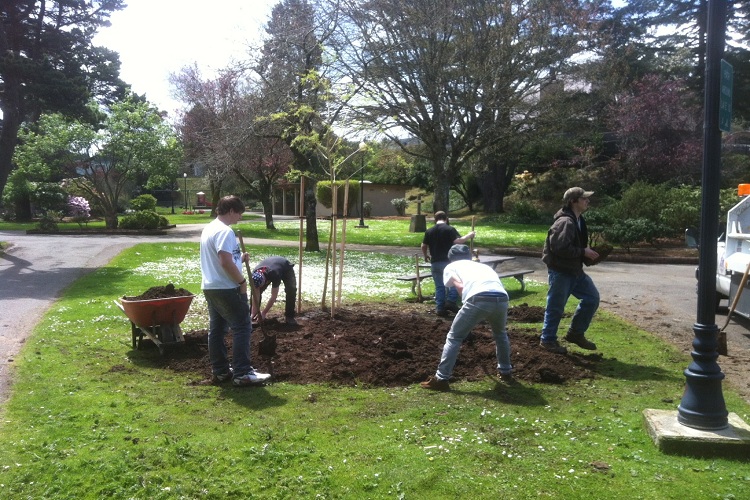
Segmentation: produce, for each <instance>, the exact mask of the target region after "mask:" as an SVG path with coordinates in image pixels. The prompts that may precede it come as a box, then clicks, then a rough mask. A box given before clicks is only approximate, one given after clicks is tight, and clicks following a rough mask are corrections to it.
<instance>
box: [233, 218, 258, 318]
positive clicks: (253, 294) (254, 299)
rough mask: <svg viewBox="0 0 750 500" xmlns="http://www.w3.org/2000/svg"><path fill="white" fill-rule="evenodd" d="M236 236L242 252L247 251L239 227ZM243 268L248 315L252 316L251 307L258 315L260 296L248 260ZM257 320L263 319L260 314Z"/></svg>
mask: <svg viewBox="0 0 750 500" xmlns="http://www.w3.org/2000/svg"><path fill="white" fill-rule="evenodd" d="M237 238H238V239H239V240H240V249H241V250H242V253H243V254H245V253H247V252H246V251H245V240H243V239H242V231H240V230H239V229H238V230H237ZM245 270H247V287H248V288H249V289H250V300H251V305H250V315H251V316H252V314H253V311H252V309H253V308H255V310H256V311H258V315H259V316H260V297H259V296H258V292H257V290H258V289H257V288H255V283H254V282H253V272H252V271H251V270H250V262H248V261H245ZM259 321H261V322H262V321H263V318H262V316H261V318H260V320H259Z"/></svg>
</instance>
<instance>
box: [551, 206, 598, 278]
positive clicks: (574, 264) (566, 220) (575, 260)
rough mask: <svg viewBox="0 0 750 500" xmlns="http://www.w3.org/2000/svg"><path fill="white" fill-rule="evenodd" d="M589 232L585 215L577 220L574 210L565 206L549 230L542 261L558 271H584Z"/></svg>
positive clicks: (559, 211) (557, 214) (558, 212)
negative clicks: (584, 256)
mask: <svg viewBox="0 0 750 500" xmlns="http://www.w3.org/2000/svg"><path fill="white" fill-rule="evenodd" d="M588 241H589V232H588V229H586V221H585V220H584V218H583V217H579V218H578V220H576V216H575V214H574V213H573V211H572V210H570V209H569V208H567V207H563V208H561V209H560V210H558V211H557V213H556V214H555V221H554V222H553V223H552V226H551V227H550V228H549V231H547V239H546V240H545V241H544V250H542V261H543V262H544V263H545V264H547V267H548V268H549V269H552V270H553V271H558V272H567V273H576V274H577V273H580V272H583V255H584V250H585V249H586V247H587V246H588Z"/></svg>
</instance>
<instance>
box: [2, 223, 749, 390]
mask: <svg viewBox="0 0 750 500" xmlns="http://www.w3.org/2000/svg"><path fill="white" fill-rule="evenodd" d="M202 228H203V225H181V226H179V227H178V228H175V229H173V230H170V231H169V234H167V235H163V236H148V237H144V236H111V235H108V236H90V235H87V236H70V235H67V236H60V235H57V236H55V235H26V234H25V233H23V232H19V231H0V241H7V242H10V243H11V244H12V247H11V248H10V249H9V250H8V252H6V254H5V255H2V256H0V304H1V305H0V353H2V354H1V355H0V403H2V402H4V401H5V399H6V397H7V394H8V389H9V383H10V381H9V370H8V369H9V366H10V365H11V364H12V362H13V358H14V356H16V354H17V353H18V352H19V350H20V348H21V346H22V345H23V342H24V341H25V339H26V338H27V336H28V335H29V334H30V332H31V331H32V330H33V328H34V326H35V325H36V323H37V322H38V320H39V319H40V318H41V317H42V316H43V315H44V313H45V312H46V311H47V309H48V308H49V307H50V306H51V305H52V303H53V302H54V301H55V300H56V299H57V298H58V297H59V295H60V293H61V292H62V291H63V289H64V288H65V287H66V286H68V285H69V284H70V283H72V282H73V281H75V280H76V279H77V278H79V277H81V276H82V275H84V274H85V273H87V272H89V271H91V270H93V269H96V268H98V267H101V266H103V265H105V264H107V263H108V262H109V261H110V260H111V259H112V258H113V257H114V256H116V255H117V254H118V253H120V252H121V251H122V250H124V249H125V248H128V247H130V246H132V245H135V244H137V243H142V242H148V241H160V242H164V241H195V242H198V241H199V239H200V231H201V229H202ZM246 243H248V244H264V243H265V244H274V245H283V244H288V245H290V246H292V245H295V246H296V242H287V243H283V242H278V241H274V242H270V241H267V240H251V239H246ZM348 248H351V249H361V248H364V247H357V246H356V245H350V246H349V247H348ZM366 248H367V249H368V250H375V251H379V250H382V251H384V252H391V253H396V254H400V255H413V254H414V253H417V250H416V249H412V248H393V247H366ZM514 268H515V269H522V268H523V269H535V273H534V274H532V275H531V276H530V277H531V278H533V279H536V280H543V281H546V276H547V273H546V269H545V268H544V267H543V264H542V263H541V261H540V260H539V259H538V258H536V257H533V258H532V257H517V258H516V259H515V260H513V261H511V262H508V263H505V264H503V270H510V269H514ZM589 273H590V274H591V276H592V277H593V279H594V281H595V283H596V284H597V286H598V287H599V289H600V292H601V295H602V306H603V307H604V308H607V309H610V310H613V311H615V312H617V313H618V314H620V315H621V316H623V317H625V318H626V319H629V320H631V321H633V322H634V323H636V324H638V325H639V326H641V327H642V328H644V329H646V330H648V331H652V332H657V333H658V334H659V335H660V336H661V337H663V338H665V339H667V340H670V341H672V342H673V343H675V344H676V345H680V344H684V350H685V351H689V350H690V343H691V342H692V325H693V323H694V321H695V316H696V313H695V308H696V305H695V277H694V271H693V266H689V265H661V264H624V263H617V262H604V263H602V264H599V265H598V266H595V267H592V268H589ZM724 318H725V316H722V315H717V319H716V323H717V324H718V325H719V326H722V325H723V324H724ZM749 326H750V322H747V321H745V322H741V321H739V320H737V321H735V320H733V321H732V322H731V323H730V326H729V328H728V329H727V332H728V338H729V342H730V344H729V348H730V354H732V353H733V352H735V353H736V352H738V351H742V352H744V353H745V354H746V353H748V352H750V333H749V331H750V330H748V327H749ZM746 365H747V364H745V365H744V366H746ZM743 369H744V368H743Z"/></svg>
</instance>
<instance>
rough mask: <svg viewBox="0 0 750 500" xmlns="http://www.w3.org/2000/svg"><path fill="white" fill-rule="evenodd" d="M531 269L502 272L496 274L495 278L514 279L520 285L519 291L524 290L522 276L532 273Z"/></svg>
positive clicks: (524, 285)
mask: <svg viewBox="0 0 750 500" xmlns="http://www.w3.org/2000/svg"><path fill="white" fill-rule="evenodd" d="M533 272H534V270H533V269H519V270H516V271H503V272H499V273H497V277H498V278H500V279H502V278H516V279H517V280H518V282H519V283H521V291H522V292H523V291H524V290H526V282H525V281H524V280H523V277H524V275H526V274H531V273H533Z"/></svg>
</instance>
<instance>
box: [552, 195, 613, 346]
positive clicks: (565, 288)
mask: <svg viewBox="0 0 750 500" xmlns="http://www.w3.org/2000/svg"><path fill="white" fill-rule="evenodd" d="M593 194H594V192H593V191H585V190H584V189H583V188H580V187H572V188H570V189H568V190H567V191H565V194H564V195H563V203H564V204H565V205H564V206H563V207H562V208H561V209H560V210H558V211H557V213H556V214H555V221H554V222H553V223H552V227H550V229H549V231H548V232H547V239H546V241H545V242H544V250H543V251H542V261H543V262H544V263H545V264H546V265H547V272H548V277H549V291H548V292H547V308H546V310H545V312H544V326H543V327H542V336H541V342H540V345H541V346H542V347H543V348H544V349H546V350H548V351H550V352H554V353H557V354H565V353H566V352H568V350H567V349H566V348H565V347H563V346H561V345H560V343H559V342H558V341H557V329H558V327H559V326H560V320H561V319H562V316H563V312H564V310H565V304H566V303H567V302H568V299H569V298H570V296H571V295H573V296H574V297H575V298H577V299H579V300H580V302H579V303H578V307H577V308H576V310H575V313H574V314H573V319H572V320H571V322H570V327H569V329H568V333H567V335H565V340H566V341H568V342H570V343H573V344H576V345H577V346H579V347H581V348H583V349H588V350H595V349H596V344H594V343H593V342H591V341H589V340H588V339H586V337H585V334H586V330H587V329H588V327H589V325H590V324H591V320H592V319H593V317H594V313H596V310H597V309H598V308H599V290H597V289H596V286H595V285H594V282H593V281H592V279H591V277H589V276H588V275H587V274H586V273H585V272H584V271H583V263H584V258H588V259H595V258H597V257H598V256H599V255H598V254H597V253H596V252H595V251H594V250H592V249H591V248H589V246H588V239H589V235H588V230H587V229H586V221H585V220H584V218H583V217H582V214H583V213H584V212H585V211H586V210H588V208H589V198H590V197H591V195H593Z"/></svg>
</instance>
